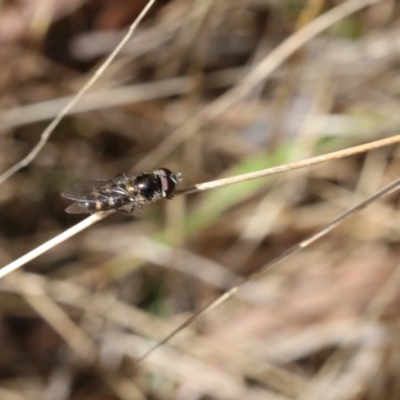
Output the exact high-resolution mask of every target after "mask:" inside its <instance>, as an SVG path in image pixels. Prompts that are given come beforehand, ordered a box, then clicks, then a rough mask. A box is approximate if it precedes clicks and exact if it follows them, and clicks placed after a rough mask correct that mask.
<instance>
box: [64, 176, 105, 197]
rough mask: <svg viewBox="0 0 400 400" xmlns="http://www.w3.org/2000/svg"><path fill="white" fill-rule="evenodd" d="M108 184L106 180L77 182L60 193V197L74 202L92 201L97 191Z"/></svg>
mask: <svg viewBox="0 0 400 400" xmlns="http://www.w3.org/2000/svg"><path fill="white" fill-rule="evenodd" d="M109 182H110V181H107V180H97V181H86V182H79V183H76V184H75V185H73V186H70V187H69V188H67V189H65V190H64V191H63V192H62V193H61V196H62V197H65V198H67V199H71V200H76V201H81V200H86V201H90V200H92V201H94V200H95V199H94V197H93V194H94V193H98V191H99V190H100V189H101V188H103V187H104V186H106V185H107V184H108V183H109Z"/></svg>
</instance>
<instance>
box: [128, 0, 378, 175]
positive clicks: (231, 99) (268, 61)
mask: <svg viewBox="0 0 400 400" xmlns="http://www.w3.org/2000/svg"><path fill="white" fill-rule="evenodd" d="M380 1H382V0H350V1H346V2H344V3H342V4H340V5H339V6H337V7H335V8H333V9H332V10H330V11H328V12H326V13H325V14H322V15H321V16H320V17H318V18H316V19H315V20H313V21H312V22H310V23H309V24H308V25H306V26H305V27H304V28H302V29H300V30H298V31H297V32H295V33H294V34H293V35H291V36H290V37H289V38H288V39H286V40H285V41H284V42H283V43H282V44H280V45H279V46H277V47H276V48H275V49H274V50H273V51H272V52H271V53H269V54H268V55H267V56H266V57H265V58H264V59H263V60H261V61H260V62H259V63H258V64H257V66H255V67H254V68H253V69H252V70H251V71H250V72H249V74H248V75H247V76H246V77H245V78H244V79H243V80H242V81H241V82H239V83H238V84H237V85H236V86H235V87H233V88H232V89H230V90H229V91H228V92H226V93H225V94H224V95H223V96H221V97H219V98H218V99H217V100H215V101H214V102H212V103H210V104H209V105H208V106H206V107H205V108H204V109H203V110H201V111H200V112H199V113H198V114H196V115H195V116H193V117H192V118H189V120H188V121H186V122H185V123H184V124H183V125H181V126H180V127H179V128H178V129H176V130H175V131H173V132H172V133H171V134H170V135H169V136H168V137H167V138H166V139H165V140H164V141H162V142H161V143H160V145H159V146H158V147H156V148H155V149H154V150H152V151H151V152H149V153H148V154H147V155H146V156H145V157H144V158H142V160H140V161H139V163H138V164H137V165H136V166H135V169H136V170H138V171H140V170H145V169H146V168H149V167H151V166H153V165H155V164H157V163H159V162H161V160H163V159H164V158H165V157H167V156H168V155H169V154H171V152H172V151H173V150H174V149H175V148H176V147H177V146H179V144H181V143H182V142H183V141H184V140H186V139H187V138H189V137H190V136H191V135H193V134H194V133H195V132H197V131H198V130H199V129H201V128H202V127H204V126H205V125H206V124H207V123H208V122H210V121H211V120H213V119H214V118H216V117H218V116H219V115H221V114H222V113H223V112H225V111H226V110H227V109H228V108H230V107H232V106H233V105H234V104H237V103H238V102H240V101H242V100H244V99H245V98H246V97H247V96H249V95H250V94H251V92H252V90H254V89H255V88H256V87H257V85H261V84H263V83H265V80H266V79H267V77H268V76H270V75H271V74H272V73H273V72H274V71H275V70H276V69H277V68H278V67H279V66H280V65H282V63H283V62H285V61H286V60H287V59H288V58H289V57H290V56H291V55H293V54H294V53H295V52H296V51H297V50H299V49H300V48H301V47H303V46H304V45H305V44H307V43H308V42H309V41H310V40H311V39H313V38H314V37H316V36H317V35H319V34H320V33H322V32H324V31H325V30H326V29H328V28H330V27H331V26H333V25H334V24H336V23H337V22H339V21H341V20H343V19H344V18H346V17H348V16H349V15H351V14H354V13H355V12H357V11H359V10H361V9H362V8H364V7H367V6H369V5H371V4H375V3H378V2H380ZM383 1H385V0H383Z"/></svg>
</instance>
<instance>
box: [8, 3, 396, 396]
mask: <svg viewBox="0 0 400 400" xmlns="http://www.w3.org/2000/svg"><path fill="white" fill-rule="evenodd" d="M338 3H340V2H339V1H332V2H326V1H323V0H310V1H308V2H306V1H304V2H300V1H291V0H290V1H287V0H284V1H280V2H272V1H264V0H213V1H210V0H170V1H168V0H162V1H161V0H159V1H157V2H156V5H155V6H154V7H153V8H152V9H151V11H150V13H149V14H148V15H147V16H146V19H145V21H144V22H143V23H142V24H141V25H140V27H139V28H138V30H137V31H136V33H135V35H134V37H133V38H132V40H131V41H130V42H129V43H128V44H127V46H126V47H125V48H124V49H123V51H122V52H121V54H120V56H119V57H118V58H117V60H116V61H115V62H114V63H113V64H112V65H111V67H110V68H109V69H108V70H107V72H106V74H105V76H104V77H102V78H101V79H100V81H99V82H98V83H97V84H96V88H95V89H94V90H93V91H94V92H95V94H94V95H89V96H88V97H87V99H83V100H82V101H81V102H80V103H79V104H78V105H77V106H76V108H75V109H74V111H73V114H72V115H70V116H68V117H67V118H65V119H64V120H63V121H62V123H61V124H60V125H59V126H58V127H57V129H56V131H55V132H54V134H53V135H52V136H51V138H50V140H49V142H48V143H47V145H46V146H45V148H44V149H43V150H42V152H41V153H40V154H39V155H38V156H37V157H36V158H35V160H34V161H33V162H32V163H31V164H30V165H29V166H27V167H25V168H23V170H21V171H20V172H19V173H17V174H16V175H14V176H13V177H12V178H11V179H9V180H8V181H6V182H5V183H4V184H3V185H2V188H1V190H0V259H1V261H2V265H5V264H7V263H8V262H9V261H10V260H13V259H15V258H17V257H19V256H21V255H23V254H25V253H26V252H27V251H29V250H31V249H32V248H34V247H35V246H37V245H39V244H41V243H43V242H44V241H45V240H47V239H49V238H51V237H53V236H55V235H57V234H58V233H60V232H62V231H64V230H65V229H67V228H68V227H69V226H72V225H73V224H74V223H76V222H78V221H79V220H80V218H81V217H80V216H71V215H68V214H66V213H65V212H64V209H65V207H66V206H67V205H68V201H66V200H65V199H63V198H61V196H60V192H61V191H62V190H63V189H64V188H65V187H67V186H69V185H71V184H73V183H75V182H77V181H82V180H86V179H105V178H110V177H112V176H114V175H117V174H118V173H120V172H123V171H124V172H132V173H134V172H139V171H137V170H136V169H135V164H136V163H137V162H139V161H140V160H141V159H142V158H143V157H145V156H146V155H147V154H149V152H150V151H152V150H154V149H155V148H157V146H159V145H160V143H162V141H163V139H165V138H166V137H168V135H169V133H170V132H171V131H173V129H174V128H175V127H177V126H179V125H180V124H181V123H182V122H183V121H186V120H187V119H188V118H189V117H190V116H192V115H193V114H195V113H196V112H198V111H199V110H201V109H202V108H203V107H204V106H205V105H207V104H209V103H210V102H212V101H213V100H214V99H216V98H218V97H219V96H221V95H222V94H223V93H224V92H225V91H226V90H227V89H228V88H230V87H232V86H234V85H235V84H236V83H237V82H239V80H240V79H241V78H242V77H243V76H244V75H245V74H246V73H247V71H249V70H250V69H251V68H254V67H255V66H256V65H257V64H258V63H259V62H260V60H261V59H262V58H264V57H265V56H266V55H267V54H269V53H270V52H271V50H272V49H274V48H275V47H276V46H277V45H279V44H280V43H281V42H282V41H283V40H284V39H285V38H287V37H289V36H290V35H292V34H293V33H294V32H296V31H297V30H298V29H300V28H301V27H302V26H304V25H306V24H307V23H309V22H310V21H312V20H313V19H314V18H316V17H317V16H318V15H319V14H321V13H322V12H324V11H326V10H328V9H330V8H331V7H333V6H335V5H336V4H338ZM145 4H146V1H144V0H135V1H132V0H119V1H115V0H73V1H71V0H68V1H67V0H53V1H38V0H35V1H33V0H31V1H27V0H14V1H3V2H0V169H1V171H4V170H6V169H7V168H9V167H10V166H11V165H13V164H14V163H16V162H18V161H19V160H20V159H21V158H22V157H23V156H24V155H26V154H27V153H28V152H29V151H30V150H31V149H32V147H33V146H34V145H35V144H36V143H37V141H38V139H39V137H40V134H41V132H42V131H43V129H44V128H45V127H46V126H47V124H48V123H49V121H50V120H51V118H54V116H55V115H56V114H57V112H58V111H59V110H60V109H61V107H62V105H63V104H65V101H66V99H67V98H68V97H69V96H72V95H73V94H74V93H76V92H77V90H79V88H80V87H82V85H83V84H84V83H85V82H86V81H87V80H88V79H89V77H90V76H92V75H93V73H94V72H95V70H96V68H97V67H98V66H99V63H100V62H101V60H103V59H104V57H105V56H106V55H107V54H109V53H110V52H111V51H112V50H113V49H114V48H115V46H116V45H117V44H118V42H119V41H120V40H121V38H122V37H123V35H124V33H125V31H126V28H127V26H128V25H129V24H130V23H131V22H132V21H133V20H134V19H135V18H136V17H137V15H138V14H139V12H140V11H141V10H142V8H143V7H144V6H145ZM399 17H400V9H399V3H398V2H396V1H385V2H383V3H382V4H377V5H374V6H371V7H369V8H367V9H365V10H364V11H362V12H359V13H357V14H356V15H354V16H351V17H349V18H346V19H345V20H343V21H342V22H340V23H339V24H337V25H335V26H334V27H333V28H332V29H330V30H329V31H328V32H326V33H325V34H323V35H321V36H319V37H318V38H316V39H314V40H313V41H312V42H310V43H309V44H308V45H307V46H306V47H305V48H303V49H302V50H301V51H299V52H297V53H296V54H295V55H294V56H293V57H292V58H291V59H290V60H289V62H287V63H286V64H285V65H284V66H282V68H280V69H279V70H278V71H276V72H275V73H274V74H273V76H272V77H271V78H270V79H268V80H267V81H266V82H265V84H263V85H260V87H258V88H257V90H255V91H254V92H253V93H252V95H251V96H249V97H248V98H247V99H246V100H245V101H242V102H240V103H239V104H237V105H235V106H234V107H232V108H231V109H229V110H228V111H227V112H224V113H223V114H222V115H221V116H220V117H218V118H216V119H215V120H213V121H212V122H210V123H208V124H207V126H206V127H204V128H203V129H201V130H199V131H198V132H197V133H196V134H195V135H192V136H191V137H190V138H189V139H187V140H186V141H185V142H184V143H183V144H182V145H180V146H178V147H177V148H176V149H174V151H173V152H172V154H171V155H170V156H169V157H167V158H166V159H162V160H161V159H154V163H153V166H152V167H153V168H158V167H160V166H165V167H168V168H171V169H172V170H176V171H181V172H182V174H183V177H184V180H185V184H187V185H190V184H194V183H197V182H202V181H207V180H213V179H216V178H217V177H219V176H222V175H224V176H229V175H234V174H238V173H243V172H249V171H255V170H257V169H261V168H266V167H268V166H272V165H278V164H283V163H286V162H290V161H293V160H298V159H303V158H306V157H309V156H312V155H316V154H322V153H325V152H329V151H331V150H333V149H339V148H345V147H347V146H351V145H353V144H356V143H361V142H368V141H369V140H374V139H377V138H381V137H386V136H389V135H392V134H394V133H398V129H399V126H400V113H399V112H398V110H399V107H400V104H399V95H400V80H399V62H398V60H399V55H400V41H399V37H400V29H399V26H400V25H399ZM399 164H400V160H399V151H398V149H397V148H386V149H381V150H378V151H375V152H371V153H369V154H367V155H363V156H358V157H353V158H349V159H345V160H341V161H335V162H330V163H327V164H324V165H321V166H319V167H315V168H308V169H304V170H301V171H297V172H293V173H289V174H286V175H281V176H278V177H276V178H272V179H268V180H266V179H260V180H257V181H252V182H246V183H244V184H239V185H233V186H230V187H226V188H220V189H217V190H213V191H210V192H207V193H203V194H197V195H193V196H187V197H183V196H181V197H177V198H175V199H174V201H171V202H167V201H160V202H158V203H156V204H152V205H149V206H147V207H146V208H145V210H144V212H143V214H142V215H141V216H140V217H139V216H138V215H136V214H134V215H132V216H130V215H124V214H122V213H118V214H114V215H112V216H111V217H109V218H107V219H106V220H104V221H102V222H101V223H99V224H98V225H96V226H94V227H91V228H90V229H88V230H86V231H84V232H83V233H81V234H79V235H78V236H76V237H74V238H72V239H70V240H69V241H67V242H65V243H63V244H61V245H59V246H58V247H56V248H54V249H52V250H51V251H49V252H47V253H46V254H44V255H43V256H41V257H39V258H38V259H37V260H35V261H34V262H31V263H30V264H29V265H27V266H26V267H25V269H24V271H25V272H22V271H21V272H18V273H15V274H13V275H12V276H10V277H7V278H5V279H2V280H1V281H0V313H1V314H0V335H1V351H0V398H1V399H10V400H13V399H49V400H55V399H57V400H58V399H60V400H61V399H73V400H80V399H91V400H92V399H93V400H94V399H96V400H100V399H102V400H105V399H117V398H121V399H124V400H125V399H144V398H149V399H185V400H186V399H261V398H263V399H297V398H299V399H300V398H301V399H311V398H312V399H324V400H325V399H368V400H375V399H393V400H396V399H399V398H400V385H399V380H398V371H399V369H400V348H399V342H398V340H397V337H398V335H399V333H400V332H399V331H398V329H399V326H400V291H399V288H400V272H399V271H400V270H399V268H398V265H399V261H398V260H399V254H400V252H399V247H398V241H399V239H400V228H399V227H400V217H399V212H398V210H397V203H398V198H399V197H398V196H396V195H393V196H390V198H388V199H387V200H385V201H384V202H381V203H380V204H376V205H374V206H372V207H370V208H369V209H367V210H365V211H364V212H363V213H361V214H360V215H357V216H355V217H353V218H352V219H351V221H349V222H346V223H345V224H344V225H343V226H340V227H339V228H338V229H337V230H335V231H334V232H333V233H331V234H330V235H329V236H328V237H326V238H324V239H322V240H321V241H319V242H317V243H316V244H314V245H312V246H311V247H310V248H307V249H306V250H304V251H303V252H301V253H299V254H298V255H296V256H295V257H293V258H291V259H290V260H288V261H286V262H284V263H282V264H281V265H280V266H279V267H278V268H276V269H274V270H273V271H270V272H269V273H268V274H267V275H266V276H265V277H264V278H262V279H260V280H259V281H257V282H252V283H251V284H249V285H247V286H246V287H244V288H243V290H241V291H240V292H239V293H238V295H237V296H235V298H234V299H231V300H229V301H228V302H226V303H224V304H223V305H222V306H220V307H219V308H217V309H215V310H213V311H212V312H210V313H208V314H206V316H205V317H204V318H202V319H201V320H200V321H199V322H198V323H196V324H195V326H191V327H189V328H187V329H186V330H184V331H183V332H181V333H180V334H179V335H178V336H177V337H176V338H175V339H174V340H173V341H172V342H171V344H168V345H166V346H164V347H162V348H160V349H159V350H158V351H156V352H155V353H154V354H153V355H151V357H149V359H147V360H145V361H144V362H143V363H142V364H140V365H139V367H137V368H136V367H135V360H136V358H137V357H140V355H142V354H143V353H144V352H145V351H146V349H148V347H149V346H150V345H151V343H154V340H155V341H158V340H161V339H162V338H163V337H164V336H165V335H167V334H168V333H169V332H171V331H172V330H173V329H174V328H175V327H176V326H178V325H179V323H181V322H183V321H184V320H185V319H186V318H187V316H188V315H190V314H191V313H192V312H193V311H195V310H197V309H199V308H200V307H201V306H202V305H204V304H206V303H208V302H209V301H211V300H212V299H214V298H215V297H216V296H218V295H219V294H221V293H222V292H223V291H224V290H226V289H228V288H229V287H231V286H232V285H233V284H235V283H237V282H238V281H239V280H240V277H242V276H247V275H248V274H250V273H251V272H253V271H255V270H256V269H257V268H259V267H261V266H262V265H264V264H265V263H266V262H267V261H268V260H270V259H271V258H272V257H274V256H276V255H278V254H280V253H281V252H282V251H284V250H285V249H287V248H288V247H289V246H291V245H293V244H294V243H296V242H297V241H298V240H300V239H302V238H304V237H305V236H306V235H308V234H310V233H311V232H313V231H314V230H316V229H317V228H319V227H320V226H321V225H323V224H324V223H327V222H329V221H330V220H331V219H332V218H334V217H335V216H336V215H338V214H339V213H340V212H341V211H343V210H345V209H347V208H349V207H351V206H352V205H354V204H355V203H356V202H358V201H360V200H361V199H363V198H365V197H367V196H368V195H370V194H372V193H373V192H374V191H376V190H378V189H379V188H380V187H382V186H384V185H385V184H387V183H388V182H390V181H391V180H393V179H395V178H398V171H399V166H400V165H399ZM93 354H96V356H93ZM92 356H93V357H94V358H95V360H94V359H93V358H91V357H92Z"/></svg>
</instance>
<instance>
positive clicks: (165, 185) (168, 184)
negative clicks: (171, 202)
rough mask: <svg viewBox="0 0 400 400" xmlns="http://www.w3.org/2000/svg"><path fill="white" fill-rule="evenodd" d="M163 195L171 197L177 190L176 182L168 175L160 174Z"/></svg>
mask: <svg viewBox="0 0 400 400" xmlns="http://www.w3.org/2000/svg"><path fill="white" fill-rule="evenodd" d="M160 182H161V192H162V197H169V196H170V195H171V194H172V193H173V191H174V190H175V183H174V181H173V180H172V179H170V178H169V177H167V176H164V175H161V176H160Z"/></svg>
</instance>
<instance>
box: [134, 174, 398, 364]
mask: <svg viewBox="0 0 400 400" xmlns="http://www.w3.org/2000/svg"><path fill="white" fill-rule="evenodd" d="M399 189H400V179H398V180H396V181H394V182H392V183H391V184H390V185H388V186H386V187H384V188H383V189H381V190H379V191H378V192H376V193H375V194H373V195H372V196H370V197H368V198H367V199H366V200H364V201H363V202H361V203H359V204H358V205H356V206H355V207H353V208H351V209H350V210H348V211H346V212H344V213H343V214H340V215H339V216H338V217H337V218H335V219H334V220H333V221H331V222H330V223H328V224H327V225H325V226H324V227H322V228H321V229H319V230H318V231H317V232H315V233H314V234H312V235H311V236H309V237H308V238H306V239H304V240H302V241H301V242H299V243H297V244H295V245H294V246H292V247H290V248H289V249H287V250H286V251H284V252H283V253H281V254H280V255H279V256H278V257H275V258H274V259H272V260H271V261H269V262H268V263H267V264H265V265H264V266H263V267H262V268H260V269H259V270H257V271H256V272H255V273H253V274H251V275H250V276H249V277H247V278H246V279H245V280H244V281H243V282H241V283H240V284H238V285H236V286H234V287H232V288H231V289H230V290H228V291H227V292H225V293H224V294H223V295H221V296H220V297H218V298H217V299H215V300H213V301H212V302H211V303H209V304H207V305H206V306H205V307H203V308H202V309H200V310H199V311H197V312H196V313H195V314H193V315H192V316H191V317H190V318H188V319H187V320H186V321H185V322H184V323H183V324H182V325H180V326H178V327H177V328H176V329H175V330H174V331H172V332H171V333H170V334H169V335H168V336H166V337H165V338H164V339H163V340H162V341H161V342H159V343H157V344H156V345H155V346H154V347H152V348H151V349H150V350H149V351H147V352H146V353H145V354H144V355H143V356H142V357H140V358H139V359H138V361H137V363H138V364H139V363H140V362H142V361H143V360H144V359H146V358H147V357H148V356H149V355H150V354H151V353H153V352H154V351H155V350H157V349H158V348H159V347H161V346H162V345H164V344H165V343H167V342H169V341H170V340H171V339H172V338H173V337H174V336H176V335H177V334H178V333H179V332H181V331H182V330H183V329H185V328H186V327H187V326H189V325H191V324H193V323H194V322H195V321H196V320H197V319H199V318H200V317H201V316H203V315H204V314H205V313H207V312H209V311H211V310H212V309H214V308H215V307H218V306H219V305H220V304H222V303H223V302H224V301H226V300H228V299H229V298H230V297H232V296H233V295H234V294H235V293H236V292H237V291H238V290H239V289H240V288H241V287H242V286H243V285H245V284H246V283H248V282H250V281H252V280H254V279H257V278H259V277H260V276H262V275H263V274H264V273H265V272H267V271H269V270H270V269H271V268H273V267H275V266H276V265H278V264H279V263H280V262H282V261H283V260H285V259H286V258H288V257H289V256H291V255H293V254H295V253H297V252H298V251H300V250H302V249H304V248H306V247H307V246H309V245H310V244H312V243H314V242H315V241H317V240H318V239H320V238H321V237H323V236H325V235H327V234H328V233H329V232H330V231H332V230H333V229H334V228H336V227H337V226H338V225H340V224H341V223H343V222H344V221H345V220H347V219H348V218H349V217H351V216H352V215H354V214H356V213H358V212H360V211H362V210H363V209H364V208H365V207H367V206H369V205H370V204H372V203H374V202H375V201H377V200H378V199H381V198H383V197H385V196H388V195H389V194H391V193H393V192H395V191H397V190H399Z"/></svg>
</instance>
